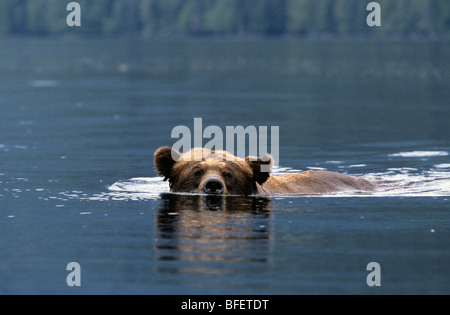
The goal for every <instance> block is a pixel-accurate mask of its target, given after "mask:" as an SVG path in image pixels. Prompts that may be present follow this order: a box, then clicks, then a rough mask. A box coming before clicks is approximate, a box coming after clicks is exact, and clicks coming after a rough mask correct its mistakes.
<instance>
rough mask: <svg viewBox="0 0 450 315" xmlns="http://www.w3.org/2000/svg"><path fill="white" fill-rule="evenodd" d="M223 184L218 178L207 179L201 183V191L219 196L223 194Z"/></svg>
mask: <svg viewBox="0 0 450 315" xmlns="http://www.w3.org/2000/svg"><path fill="white" fill-rule="evenodd" d="M224 187H225V185H224V183H223V182H222V180H221V179H219V178H215V177H213V178H208V179H207V180H205V181H204V182H203V191H204V192H205V193H207V194H217V195H220V194H222V193H223V192H224Z"/></svg>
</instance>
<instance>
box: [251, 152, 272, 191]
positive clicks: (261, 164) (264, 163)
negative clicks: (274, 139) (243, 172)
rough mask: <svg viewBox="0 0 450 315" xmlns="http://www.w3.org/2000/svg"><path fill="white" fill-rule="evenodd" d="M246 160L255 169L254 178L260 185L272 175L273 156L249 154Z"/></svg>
mask: <svg viewBox="0 0 450 315" xmlns="http://www.w3.org/2000/svg"><path fill="white" fill-rule="evenodd" d="M245 161H246V162H247V163H248V165H249V166H250V168H251V169H252V171H253V179H254V180H255V181H256V182H257V183H258V184H260V185H262V184H264V183H265V181H266V180H268V179H269V177H270V170H271V168H272V157H271V156H270V155H265V156H263V157H262V158H259V157H258V158H257V157H254V156H247V157H246V158H245Z"/></svg>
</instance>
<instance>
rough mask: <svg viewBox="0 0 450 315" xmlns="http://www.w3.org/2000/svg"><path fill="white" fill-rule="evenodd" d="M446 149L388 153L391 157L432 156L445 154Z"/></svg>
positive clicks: (446, 153)
mask: <svg viewBox="0 0 450 315" xmlns="http://www.w3.org/2000/svg"><path fill="white" fill-rule="evenodd" d="M447 155H448V152H446V151H412V152H400V153H394V154H390V155H389V156H391V157H432V156H447Z"/></svg>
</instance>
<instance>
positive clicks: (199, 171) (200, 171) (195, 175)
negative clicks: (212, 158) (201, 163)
mask: <svg viewBox="0 0 450 315" xmlns="http://www.w3.org/2000/svg"><path fill="white" fill-rule="evenodd" d="M202 175H203V171H202V170H198V171H196V172H195V173H194V177H196V178H200V177H202Z"/></svg>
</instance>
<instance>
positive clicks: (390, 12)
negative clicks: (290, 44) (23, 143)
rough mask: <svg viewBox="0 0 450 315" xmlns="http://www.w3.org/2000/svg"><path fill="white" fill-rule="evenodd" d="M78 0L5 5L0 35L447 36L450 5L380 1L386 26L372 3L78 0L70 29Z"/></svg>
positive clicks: (440, 0) (23, 0)
mask: <svg viewBox="0 0 450 315" xmlns="http://www.w3.org/2000/svg"><path fill="white" fill-rule="evenodd" d="M71 1H72V0H66V1H64V0H0V35H15V34H25V35H50V34H65V33H67V32H77V33H81V34H83V33H85V34H93V35H104V34H105V35H106V34H107V35H116V34H137V35H148V36H165V35H210V34H232V35H239V34H261V35H271V36H274V35H283V34H301V35H308V34H315V33H328V34H342V33H344V34H350V35H352V34H366V33H374V32H376V33H378V34H390V33H394V34H406V35H408V34H422V35H428V34H445V35H448V33H449V29H450V0H379V1H377V2H378V3H379V4H380V5H381V8H382V15H381V23H382V24H381V27H374V28H371V27H368V26H367V24H366V17H367V15H368V13H369V12H368V11H366V6H367V4H368V3H369V2H371V0H79V1H76V2H78V3H79V4H80V5H81V21H82V26H81V27H79V28H73V29H69V28H68V26H67V24H66V17H67V15H68V14H69V12H68V11H66V6H67V4H68V3H69V2H71Z"/></svg>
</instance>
